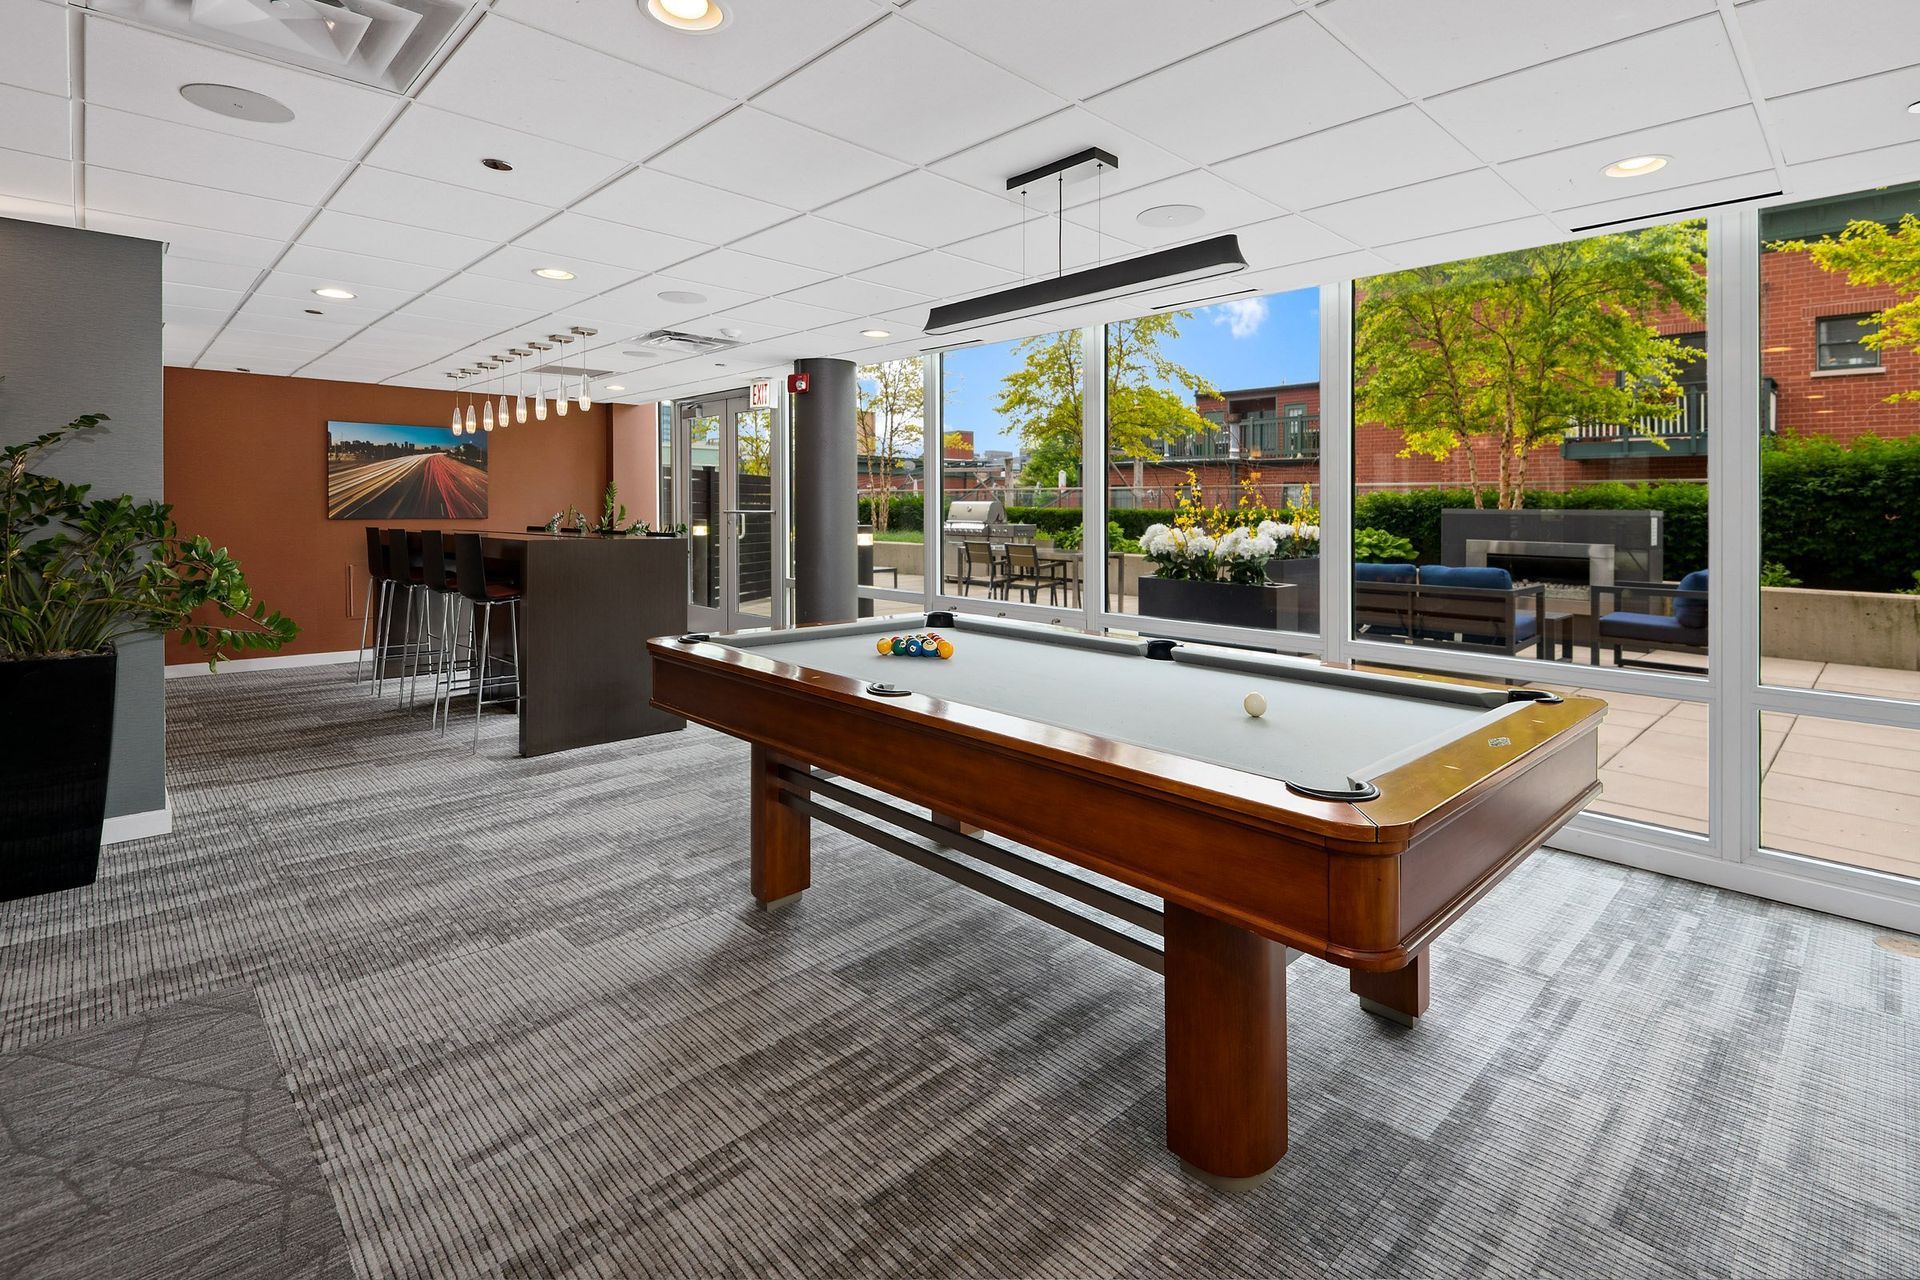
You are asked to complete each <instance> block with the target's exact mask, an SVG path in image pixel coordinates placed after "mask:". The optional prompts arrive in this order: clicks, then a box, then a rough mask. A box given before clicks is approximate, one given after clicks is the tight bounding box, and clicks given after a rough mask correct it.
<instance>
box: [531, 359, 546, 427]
mask: <svg viewBox="0 0 1920 1280" xmlns="http://www.w3.org/2000/svg"><path fill="white" fill-rule="evenodd" d="M543 372H544V370H542V369H535V370H534V371H533V419H534V421H535V422H545V421H546V420H547V389H546V388H545V387H543V386H541V385H540V375H541V373H543Z"/></svg>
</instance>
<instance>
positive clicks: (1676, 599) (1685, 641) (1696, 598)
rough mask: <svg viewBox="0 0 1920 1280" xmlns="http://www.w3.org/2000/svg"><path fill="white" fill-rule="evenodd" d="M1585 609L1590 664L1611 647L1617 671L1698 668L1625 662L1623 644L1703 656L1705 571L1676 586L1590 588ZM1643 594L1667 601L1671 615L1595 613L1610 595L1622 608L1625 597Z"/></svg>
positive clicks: (1640, 584)
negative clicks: (1590, 645) (1590, 634)
mask: <svg viewBox="0 0 1920 1280" xmlns="http://www.w3.org/2000/svg"><path fill="white" fill-rule="evenodd" d="M1590 590H1591V610H1592V614H1593V618H1594V623H1593V665H1594V666H1596V667H1597V666H1599V665H1600V650H1601V649H1602V648H1605V647H1607V646H1609V645H1610V646H1612V648H1613V663H1614V665H1615V666H1617V667H1629V666H1632V667H1647V668H1650V669H1652V670H1655V671H1685V672H1690V673H1693V674H1698V673H1699V668H1697V667H1688V666H1682V665H1680V664H1678V663H1672V662H1655V661H1652V660H1651V659H1647V658H1632V659H1630V658H1627V657H1626V656H1625V655H1624V654H1623V652H1622V650H1623V649H1624V648H1625V647H1626V646H1627V645H1632V646H1633V647H1635V648H1637V649H1647V650H1654V651H1660V652H1666V653H1705V652H1706V651H1707V571H1706V570H1705V569H1699V570H1696V571H1694V572H1693V573H1690V574H1688V575H1687V576H1686V577H1684V578H1682V579H1680V583H1679V585H1678V586H1668V585H1667V584H1666V583H1664V582H1616V583H1614V584H1613V585H1612V586H1610V587H1593V588H1591V589H1590ZM1635 595H1638V596H1646V597H1648V598H1649V600H1648V603H1649V604H1652V603H1653V602H1654V601H1656V600H1667V601H1671V602H1672V610H1673V611H1672V612H1671V613H1651V612H1648V613H1636V612H1632V611H1630V610H1625V609H1614V610H1612V611H1610V612H1605V613H1603V612H1601V608H1602V601H1603V600H1604V599H1605V598H1606V597H1607V596H1612V597H1613V602H1614V603H1615V604H1625V603H1626V599H1625V597H1627V596H1635Z"/></svg>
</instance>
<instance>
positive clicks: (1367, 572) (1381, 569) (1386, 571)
mask: <svg viewBox="0 0 1920 1280" xmlns="http://www.w3.org/2000/svg"><path fill="white" fill-rule="evenodd" d="M1418 577H1419V571H1418V570H1417V569H1415V568H1414V567H1413V566H1412V565H1410V564H1371V563H1368V562H1366V561H1362V562H1360V563H1358V564H1356V565H1354V566H1353V580H1354V581H1355V582H1404V583H1409V584H1411V583H1412V582H1414V581H1415V580H1416V579H1417V578H1418Z"/></svg>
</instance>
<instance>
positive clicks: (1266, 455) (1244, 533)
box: [1076, 289, 1320, 642]
mask: <svg viewBox="0 0 1920 1280" xmlns="http://www.w3.org/2000/svg"><path fill="white" fill-rule="evenodd" d="M1319 313H1320V291H1319V290H1318V289H1298V290H1294V291H1292V292H1290V293H1279V294H1271V295H1265V296H1262V295H1257V294H1248V295H1247V296H1244V297H1238V298H1233V299H1230V300H1227V301H1224V302H1218V303H1215V304H1213V305H1210V306H1198V307H1191V308H1185V309H1179V310H1172V311H1159V312H1154V313H1152V314H1150V315H1145V316H1140V317H1137V318H1134V319H1130V320H1122V321H1118V322H1116V323H1113V324H1109V325H1107V326H1106V328H1105V331H1104V333H1103V335H1102V336H1103V339H1104V343H1105V347H1106V362H1105V363H1106V388H1105V393H1106V394H1105V400H1106V415H1105V424H1104V425H1105V436H1104V456H1103V457H1102V472H1101V475H1100V477H1099V480H1098V482H1097V483H1098V484H1100V485H1101V486H1103V487H1104V491H1105V498H1106V504H1105V505H1106V510H1105V517H1106V519H1105V525H1106V541H1105V547H1106V555H1105V566H1104V570H1105V577H1106V592H1105V599H1104V602H1103V603H1104V608H1105V610H1106V611H1107V612H1108V613H1109V614H1111V615H1115V616H1122V615H1128V616H1132V617H1135V618H1137V619H1138V627H1139V629H1140V630H1142V631H1161V632H1169V631H1185V632H1186V633H1187V634H1201V632H1198V631H1190V630H1187V629H1185V628H1179V627H1171V628H1170V627H1169V626H1168V623H1169V622H1174V623H1189V624H1196V625H1197V626H1200V627H1206V628H1240V629H1248V630H1256V631H1260V632H1265V633H1271V632H1275V631H1282V632H1294V633H1304V634H1306V635H1315V634H1317V633H1318V632H1319V629H1320V572H1319V570H1320V513H1319V502H1318V493H1319V479H1320V320H1319ZM1076 463H1077V460H1076ZM1222 634H1223V635H1224V634H1225V633H1224V632H1223V633H1222ZM1266 640H1267V642H1272V641H1273V638H1272V637H1270V636H1269V637H1266Z"/></svg>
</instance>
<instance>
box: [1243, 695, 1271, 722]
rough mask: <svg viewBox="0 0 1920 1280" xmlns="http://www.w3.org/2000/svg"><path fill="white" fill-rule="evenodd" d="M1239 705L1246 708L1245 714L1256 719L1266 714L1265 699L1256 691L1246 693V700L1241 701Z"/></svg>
mask: <svg viewBox="0 0 1920 1280" xmlns="http://www.w3.org/2000/svg"><path fill="white" fill-rule="evenodd" d="M1240 705H1241V706H1243V707H1245V708H1246V709H1247V714H1248V715H1250V716H1252V717H1253V718H1254V719H1255V720H1258V719H1259V718H1260V717H1261V716H1263V715H1265V714H1267V700H1266V699H1265V698H1263V697H1261V696H1260V695H1259V694H1257V693H1250V694H1248V695H1247V697H1246V700H1245V701H1244V702H1242V703H1241V704H1240Z"/></svg>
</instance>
